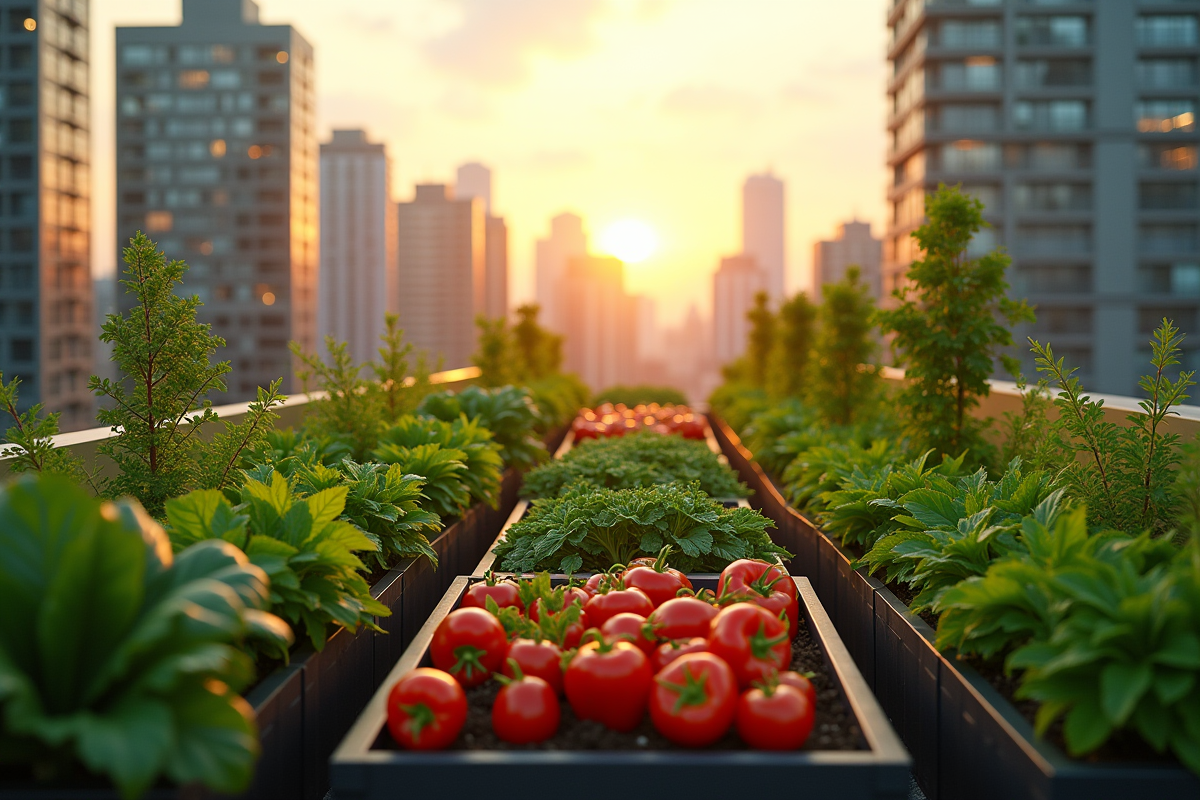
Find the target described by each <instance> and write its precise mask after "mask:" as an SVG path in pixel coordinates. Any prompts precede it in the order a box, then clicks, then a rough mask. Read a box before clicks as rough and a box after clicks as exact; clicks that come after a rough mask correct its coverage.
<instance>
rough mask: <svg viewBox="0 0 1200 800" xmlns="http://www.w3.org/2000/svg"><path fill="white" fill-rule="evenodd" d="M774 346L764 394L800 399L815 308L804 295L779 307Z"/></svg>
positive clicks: (815, 312)
mask: <svg viewBox="0 0 1200 800" xmlns="http://www.w3.org/2000/svg"><path fill="white" fill-rule="evenodd" d="M776 318H777V322H776V326H777V330H776V338H775V345H774V347H773V348H772V350H771V358H770V362H769V364H768V365H767V387H766V388H767V392H768V394H770V395H771V397H773V398H776V399H782V398H785V397H801V396H802V395H803V394H804V390H805V386H806V381H805V375H806V373H807V371H808V362H809V356H810V354H811V351H812V347H813V331H814V328H815V326H816V321H817V307H816V306H814V305H813V304H812V303H811V302H810V301H809V299H808V295H807V294H805V293H804V292H798V293H797V294H796V295H795V296H794V297H792V298H791V299H790V300H788V301H787V302H786V303H784V304H783V305H781V306H780V307H779V313H778V314H777V315H776Z"/></svg>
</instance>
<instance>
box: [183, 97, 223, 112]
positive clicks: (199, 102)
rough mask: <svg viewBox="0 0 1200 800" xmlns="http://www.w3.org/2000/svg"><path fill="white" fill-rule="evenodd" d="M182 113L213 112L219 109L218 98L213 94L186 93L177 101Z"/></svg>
mask: <svg viewBox="0 0 1200 800" xmlns="http://www.w3.org/2000/svg"><path fill="white" fill-rule="evenodd" d="M175 107H176V108H177V109H178V111H179V113H180V114H212V113H214V112H216V110H217V98H216V97H215V96H214V95H211V94H185V95H180V97H179V98H178V99H177V100H176V101H175Z"/></svg>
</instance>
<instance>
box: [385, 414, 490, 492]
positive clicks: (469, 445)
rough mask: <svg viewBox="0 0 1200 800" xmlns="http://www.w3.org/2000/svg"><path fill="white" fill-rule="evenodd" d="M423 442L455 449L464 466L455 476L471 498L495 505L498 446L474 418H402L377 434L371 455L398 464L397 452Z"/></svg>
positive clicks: (400, 458)
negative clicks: (376, 443)
mask: <svg viewBox="0 0 1200 800" xmlns="http://www.w3.org/2000/svg"><path fill="white" fill-rule="evenodd" d="M423 444H435V445H437V446H438V447H440V448H442V449H444V450H453V451H455V452H456V454H457V455H456V458H458V459H459V460H461V461H462V463H463V464H464V466H465V467H466V469H464V470H462V471H461V472H459V473H458V476H459V479H460V480H461V481H462V482H463V483H464V484H465V485H466V488H467V491H468V492H469V493H470V498H471V500H473V501H475V502H483V503H487V504H489V505H490V506H491V507H492V508H496V507H497V505H498V503H499V502H500V477H501V472H502V471H503V470H504V461H503V459H502V458H501V456H500V453H501V448H500V445H498V444H496V442H495V441H493V437H492V432H491V431H489V430H488V429H487V428H484V427H483V426H482V425H481V424H480V420H479V419H478V418H475V419H470V420H469V419H467V418H466V417H459V418H458V419H456V420H454V421H453V422H443V421H441V420H440V419H433V418H431V417H404V418H402V419H400V420H397V422H396V424H395V425H393V426H392V427H391V428H389V429H388V431H387V432H386V433H384V434H383V436H382V437H380V445H379V447H378V448H377V449H376V450H375V457H376V458H378V459H379V460H380V461H382V462H383V463H385V464H393V463H402V462H404V461H405V459H404V457H403V456H401V455H400V453H402V452H404V451H407V450H411V448H414V447H418V446H420V445H423ZM416 474H421V473H416Z"/></svg>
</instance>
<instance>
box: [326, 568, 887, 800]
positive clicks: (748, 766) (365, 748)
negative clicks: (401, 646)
mask: <svg viewBox="0 0 1200 800" xmlns="http://www.w3.org/2000/svg"><path fill="white" fill-rule="evenodd" d="M470 580H471V579H469V578H466V577H460V578H457V579H455V581H454V583H453V584H452V585H451V587H450V589H449V591H447V593H446V595H445V597H443V598H442V601H441V603H439V604H438V607H437V610H436V611H435V612H434V614H433V616H431V617H430V618H429V620H428V621H427V622H426V624H425V626H424V627H423V628H422V629H421V632H420V633H419V634H418V635H417V638H416V639H415V640H414V641H413V643H412V645H411V646H410V647H409V649H408V650H407V651H406V652H405V654H404V656H403V657H402V658H401V659H400V661H399V663H397V665H396V667H395V668H394V669H393V670H392V673H391V675H390V676H389V677H388V679H387V680H386V681H385V684H384V685H383V686H381V687H380V688H379V690H378V691H377V692H376V693H375V696H374V697H373V698H372V699H371V702H370V703H369V704H368V706H367V708H366V710H364V711H363V713H362V715H361V716H360V717H359V719H358V721H357V722H356V723H355V725H354V727H353V728H352V729H351V730H350V733H349V734H348V735H347V736H346V738H345V739H344V740H343V741H342V743H341V745H340V746H339V747H338V749H337V751H336V752H335V753H334V755H333V760H332V762H331V763H332V767H331V770H332V778H333V789H334V794H335V796H336V797H337V798H338V800H382V798H392V797H401V796H404V797H409V796H412V797H421V796H444V795H445V793H446V791H447V787H448V786H453V787H454V790H455V792H456V793H457V794H461V795H463V796H466V795H468V794H472V793H479V794H486V795H487V796H489V797H513V798H518V797H519V798H525V797H528V796H529V795H530V793H531V791H538V790H542V791H544V790H545V789H546V787H548V786H554V785H558V786H562V787H570V788H569V790H568V791H569V792H570V793H571V795H572V796H573V797H578V798H592V797H595V798H601V797H604V798H607V797H611V796H612V794H613V792H614V791H616V792H622V791H625V789H624V788H623V787H626V786H637V787H638V791H639V792H652V793H660V794H670V795H671V796H677V795H685V794H688V793H692V794H696V795H700V796H713V795H714V794H716V793H719V792H738V793H742V792H745V791H747V790H748V789H749V787H763V786H791V787H795V790H796V791H797V792H799V793H802V794H803V796H804V797H806V798H838V800H851V799H852V798H895V799H896V800H899V798H904V797H905V796H906V795H907V792H908V786H909V777H908V776H909V760H908V756H907V754H906V753H905V752H904V748H903V747H902V746H901V744H900V741H899V739H898V737H897V736H896V735H895V733H894V732H893V731H892V729H891V727H890V726H889V725H888V724H887V721H886V719H885V717H884V714H883V712H882V710H881V709H880V708H879V706H878V704H877V703H876V702H875V699H874V697H872V696H871V693H870V690H869V688H868V687H867V685H866V682H865V681H864V680H863V678H862V675H861V674H860V673H859V672H858V670H857V668H856V667H855V666H854V663H853V660H852V659H851V658H850V656H849V654H848V653H847V652H846V650H845V647H844V646H843V645H842V643H841V641H840V639H839V638H838V636H837V632H836V630H835V629H834V627H833V625H832V623H831V622H830V620H829V617H828V616H827V615H826V614H825V611H824V609H823V608H822V607H821V603H820V601H819V600H818V599H817V596H816V594H815V593H814V591H813V589H812V587H811V585H810V584H809V582H808V581H807V580H805V579H803V578H798V579H796V582H797V585H798V587H799V590H800V595H801V598H802V603H801V606H802V613H803V614H804V617H805V620H806V623H807V626H808V630H809V631H810V632H811V634H812V636H813V637H814V638H815V639H816V640H817V641H818V643H819V644H820V646H821V648H822V650H823V651H824V654H825V659H826V662H827V665H828V667H829V669H830V673H831V674H832V676H833V678H834V680H835V682H836V683H837V685H838V687H839V688H840V689H841V691H842V693H843V696H844V699H845V700H846V703H847V706H848V708H849V709H850V711H851V713H852V714H853V715H854V717H855V720H856V722H857V724H858V726H859V728H860V730H861V731H862V732H863V746H864V748H863V749H862V750H857V751H819V750H808V751H797V752H794V753H766V752H757V751H733V750H704V751H695V752H692V751H677V750H669V751H668V750H662V751H653V752H642V751H545V750H541V751H539V750H510V751H479V750H475V751H471V750H459V751H443V752H437V753H419V752H409V751H401V750H394V749H391V748H390V747H389V746H388V742H389V739H388V736H389V735H388V733H387V732H386V730H385V721H386V701H387V694H388V691H389V689H390V686H391V684H392V683H394V682H395V681H396V680H398V679H399V678H400V677H401V676H403V675H404V674H406V673H407V672H408V671H409V670H411V669H414V668H415V667H417V666H421V665H428V663H429V660H428V655H427V650H428V647H429V644H430V642H431V640H432V638H433V633H434V631H435V630H436V628H437V626H438V625H439V624H440V623H441V621H442V619H444V618H445V616H446V615H447V614H449V613H450V612H451V611H452V610H453V609H454V608H455V607H457V606H458V603H459V601H460V599H461V598H462V595H463V593H464V592H465V591H466V589H467V586H468V585H469V583H470ZM692 580H693V583H695V584H696V585H697V587H704V586H708V587H709V588H712V587H715V585H716V576H693V578H692ZM605 770H613V772H611V773H610V774H612V775H614V776H615V775H617V774H618V773H617V772H616V771H619V775H620V783H619V784H618V783H615V782H613V781H606V780H603V778H602V775H603V774H604V772H603V771H605ZM801 787H802V788H801Z"/></svg>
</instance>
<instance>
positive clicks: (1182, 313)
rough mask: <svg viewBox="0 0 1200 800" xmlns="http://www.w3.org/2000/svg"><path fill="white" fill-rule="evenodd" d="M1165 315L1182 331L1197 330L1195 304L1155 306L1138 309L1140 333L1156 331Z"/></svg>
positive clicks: (1145, 333)
mask: <svg viewBox="0 0 1200 800" xmlns="http://www.w3.org/2000/svg"><path fill="white" fill-rule="evenodd" d="M1164 317H1165V318H1166V319H1169V320H1171V321H1172V322H1174V323H1175V324H1176V325H1177V326H1178V327H1179V330H1180V331H1181V332H1182V333H1185V334H1187V333H1192V332H1193V331H1195V330H1196V308H1195V306H1155V307H1151V308H1139V309H1138V333H1141V334H1143V335H1148V334H1152V333H1154V331H1155V329H1156V328H1158V326H1159V325H1161V324H1162V321H1163V318H1164Z"/></svg>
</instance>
